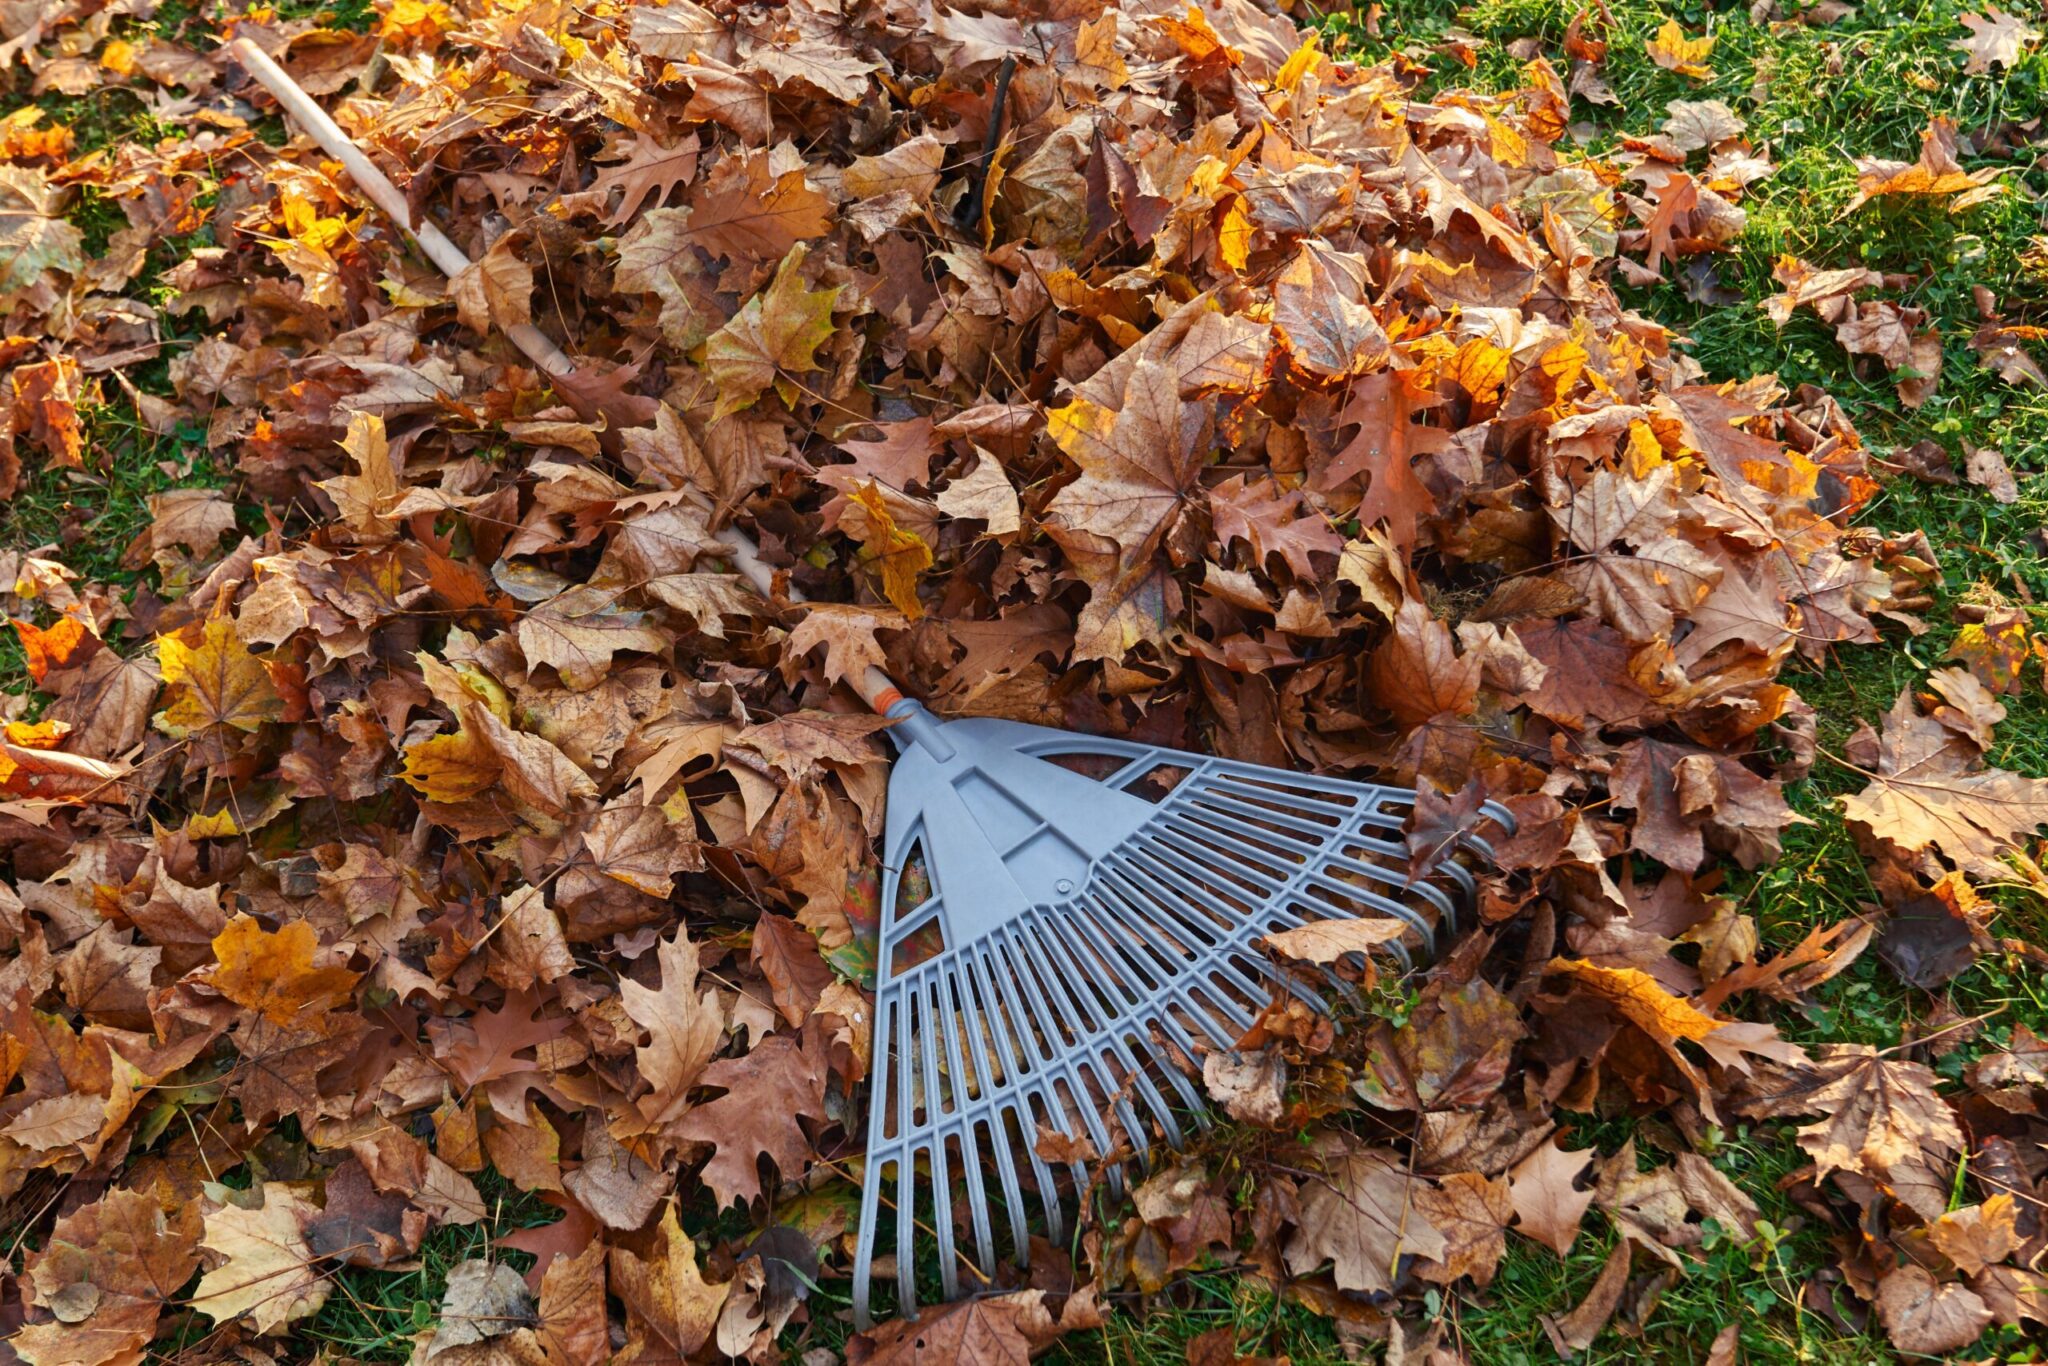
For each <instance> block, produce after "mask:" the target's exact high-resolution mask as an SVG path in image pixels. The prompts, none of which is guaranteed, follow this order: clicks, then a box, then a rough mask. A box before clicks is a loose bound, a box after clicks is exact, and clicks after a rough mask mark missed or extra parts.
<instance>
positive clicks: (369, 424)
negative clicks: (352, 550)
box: [230, 413, 404, 539]
mask: <svg viewBox="0 0 2048 1366" xmlns="http://www.w3.org/2000/svg"><path fill="white" fill-rule="evenodd" d="M341 448H342V449H343V450H345V451H347V452H348V454H349V458H350V459H351V460H353V461H355V464H356V472H355V473H354V474H352V475H342V476H340V477H338V478H334V479H322V480H320V481H319V482H318V483H316V484H315V485H314V487H315V488H318V489H320V490H321V491H322V492H324V493H325V494H326V495H327V496H328V497H329V498H332V499H333V500H334V505H335V507H336V508H337V509H338V510H339V511H340V513H341V519H342V521H344V522H346V523H348V525H349V526H350V527H351V528H353V529H354V530H356V531H358V532H361V533H362V534H364V535H366V536H371V537H375V538H378V539H385V538H388V537H389V536H390V535H391V533H392V532H393V530H395V529H396V526H397V523H396V522H394V521H393V520H392V519H390V518H388V517H385V516H383V515H382V514H383V512H384V510H385V509H386V507H387V506H388V505H389V504H391V503H393V502H396V501H397V499H398V497H399V495H400V491H401V489H400V486H401V484H402V482H403V474H404V469H403V461H401V460H400V459H399V458H398V457H397V456H396V455H395V454H394V453H393V452H392V450H391V443H390V442H389V441H387V440H386V439H385V436H384V419H383V418H381V417H379V416H377V415H376V414H375V413H351V414H349V419H348V433H347V435H345V436H343V437H342V439H341ZM230 524H231V525H232V523H230Z"/></svg>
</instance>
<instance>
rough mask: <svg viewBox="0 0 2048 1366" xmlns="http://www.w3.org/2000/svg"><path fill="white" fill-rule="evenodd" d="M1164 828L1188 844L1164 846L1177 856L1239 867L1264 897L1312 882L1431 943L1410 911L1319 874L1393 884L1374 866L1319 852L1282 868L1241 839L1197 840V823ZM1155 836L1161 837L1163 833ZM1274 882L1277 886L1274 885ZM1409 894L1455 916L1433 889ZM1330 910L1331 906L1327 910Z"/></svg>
mask: <svg viewBox="0 0 2048 1366" xmlns="http://www.w3.org/2000/svg"><path fill="white" fill-rule="evenodd" d="M1190 825H1192V826H1194V827H1195V828H1194V829H1193V830H1191V829H1189V828H1188V827H1189V826H1190ZM1167 826H1168V828H1169V829H1170V830H1171V832H1172V833H1174V834H1177V835H1179V836H1181V837H1182V838H1183V839H1186V840H1188V841H1189V843H1188V844H1187V845H1181V846H1170V847H1175V848H1176V850H1177V852H1180V853H1182V854H1186V853H1187V852H1188V851H1189V850H1190V849H1193V850H1199V851H1201V852H1204V853H1208V854H1211V855H1213V856H1215V857H1216V859H1217V860H1218V861H1219V862H1221V861H1223V860H1229V861H1230V862H1232V863H1233V864H1234V865H1235V866H1237V867H1238V868H1241V869H1242V870H1243V875H1244V876H1245V877H1246V878H1247V879H1249V880H1252V881H1253V882H1254V884H1255V885H1258V886H1259V888H1260V890H1261V892H1262V893H1263V894H1264V895H1265V896H1266V897H1267V898H1268V899H1271V898H1276V897H1284V896H1285V895H1287V894H1288V893H1290V892H1295V891H1297V890H1298V889H1300V888H1301V887H1303V886H1305V885H1308V884H1313V885H1315V886H1316V887H1318V888H1320V889H1322V890H1323V891H1328V892H1334V893H1336V894H1337V895H1339V896H1346V897H1350V898H1352V899H1353V900H1357V901H1362V902H1364V903H1365V904H1367V905H1370V906H1372V907H1373V909H1375V910H1379V911H1384V912H1386V913H1387V914H1389V915H1391V916H1394V917H1396V918H1398V919H1400V920H1403V921H1405V922H1407V923H1408V924H1409V925H1410V926H1411V927H1413V928H1414V929H1415V930H1416V931H1417V932H1419V933H1421V934H1422V935H1423V936H1425V938H1426V939H1428V940H1430V941H1432V942H1433V941H1434V939H1435V933H1434V931H1433V930H1432V929H1431V927H1430V926H1429V925H1428V923H1427V922H1426V921H1424V920H1423V919H1422V918H1421V917H1420V916H1419V915H1417V914H1416V913H1415V912H1414V910H1413V909H1412V908H1410V907H1407V906H1403V905H1402V904H1401V903H1400V902H1397V901H1394V900H1392V899H1391V898H1388V897H1385V896H1382V895H1380V894H1378V893H1376V892H1374V891H1373V890H1372V889H1371V888H1368V887H1358V886H1354V885H1351V884H1348V883H1344V882H1340V881H1338V880H1337V879H1336V878H1333V877H1331V876H1330V875H1329V874H1328V873H1326V872H1324V871H1323V869H1324V868H1326V867H1328V866H1331V865H1333V864H1334V865H1337V866H1339V867H1342V868H1343V870H1344V871H1345V872H1349V873H1355V874H1356V875H1357V876H1360V877H1365V878H1369V879H1371V880H1372V881H1375V882H1392V881H1393V879H1392V878H1391V877H1390V876H1389V875H1388V873H1387V872H1386V870H1384V869H1381V868H1376V867H1374V866H1373V865H1372V864H1370V863H1364V862H1360V861H1358V860H1355V859H1347V858H1345V857H1344V856H1343V855H1341V854H1336V853H1323V854H1321V855H1320V856H1317V855H1314V854H1309V855H1304V856H1302V857H1301V859H1300V861H1299V862H1296V863H1293V864H1288V863H1284V862H1282V861H1281V860H1280V858H1279V857H1277V856H1268V857H1266V858H1261V857H1260V855H1259V853H1258V852H1257V851H1258V846H1257V845H1256V844H1252V843H1251V842H1249V841H1247V840H1244V839H1241V838H1232V837H1230V836H1229V835H1227V834H1225V833H1224V832H1222V831H1215V832H1213V837H1212V839H1211V840H1210V841H1209V842H1203V841H1202V840H1201V839H1200V838H1199V837H1198V832H1201V830H1202V827H1201V823H1200V822H1197V821H1192V820H1185V821H1184V820H1183V819H1181V818H1174V817H1169V818H1168V821H1167ZM1161 833H1162V834H1164V833H1165V832H1161ZM1276 842H1277V841H1276ZM1161 843H1162V844H1165V843H1167V842H1166V841H1165V840H1162V841H1161ZM1262 865H1263V866H1262ZM1276 882H1277V884H1278V885H1275V884H1276ZM1415 890H1417V891H1418V892H1422V893H1424V894H1425V895H1424V900H1427V901H1428V902H1429V903H1430V904H1431V905H1433V906H1435V907H1436V909H1437V912H1438V914H1439V915H1441V916H1445V917H1449V916H1452V915H1454V914H1455V912H1454V910H1453V908H1452V906H1451V903H1450V900H1449V899H1448V898H1447V897H1445V896H1444V894H1443V893H1442V892H1440V891H1438V890H1437V889H1436V888H1434V887H1426V886H1423V887H1417V888H1416V889H1415ZM1332 909H1335V908H1334V907H1333V908H1332Z"/></svg>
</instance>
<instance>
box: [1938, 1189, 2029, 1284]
mask: <svg viewBox="0 0 2048 1366" xmlns="http://www.w3.org/2000/svg"><path fill="white" fill-rule="evenodd" d="M2018 1218H2019V1212H2018V1206H2017V1205H2015V1203H2014V1202H2013V1198H2012V1196H2010V1195H2005V1194H1999V1195H1994V1196H1992V1197H1990V1198H1989V1199H1987V1200H1986V1201H1985V1202H1984V1203H1983V1204H1981V1205H1967V1206H1965V1207H1964V1208H1962V1209H1957V1210H1950V1211H1949V1212H1948V1213H1947V1214H1944V1215H1942V1216H1941V1218H1939V1219H1937V1220H1935V1221H1934V1222H1933V1223H1932V1224H1930V1225H1929V1226H1928V1229H1927V1240H1928V1241H1929V1242H1931V1243H1933V1244H1934V1249H1935V1251H1937V1252H1939V1253H1940V1254H1941V1255H1942V1256H1944V1257H1946V1258H1948V1259H1949V1260H1950V1261H1951V1262H1954V1263H1955V1264H1956V1270H1958V1271H1960V1272H1962V1273H1963V1274H1964V1275H1966V1276H1975V1275H1977V1274H1979V1273H1980V1272H1982V1271H1983V1270H1984V1268H1985V1267H1987V1266H1990V1265H1992V1264H1993V1263H1995V1262H2002V1261H2004V1260H2005V1259H2006V1257H2007V1256H2008V1255H2009V1254H2010V1253H2011V1252H2012V1250H2013V1249H2014V1248H2016V1247H2018V1246H2019V1243H2020V1237H2019V1231H2018Z"/></svg>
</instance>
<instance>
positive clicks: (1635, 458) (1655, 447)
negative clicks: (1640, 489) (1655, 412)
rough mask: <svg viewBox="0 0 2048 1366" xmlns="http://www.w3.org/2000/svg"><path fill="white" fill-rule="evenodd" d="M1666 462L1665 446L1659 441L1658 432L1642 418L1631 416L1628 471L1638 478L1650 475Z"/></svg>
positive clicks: (1645, 477)
mask: <svg viewBox="0 0 2048 1366" xmlns="http://www.w3.org/2000/svg"><path fill="white" fill-rule="evenodd" d="M1663 463H1664V447H1663V446H1662V445H1660V444H1659V443H1658V441H1657V433H1656V432H1655V431H1653V430H1652V429H1651V427H1650V424H1649V423H1647V422H1645V421H1643V420H1642V419H1641V418H1639V417H1638V418H1631V419H1630V420H1629V424H1628V472H1629V473H1630V474H1632V475H1634V476H1635V477H1636V478H1638V479H1647V478H1649V477H1650V471H1651V470H1654V469H1656V468H1657V466H1659V465H1661V464H1663Z"/></svg>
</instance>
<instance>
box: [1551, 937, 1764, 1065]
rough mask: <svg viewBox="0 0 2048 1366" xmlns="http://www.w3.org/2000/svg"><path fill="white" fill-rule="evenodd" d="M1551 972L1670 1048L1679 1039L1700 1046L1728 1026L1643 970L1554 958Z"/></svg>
mask: <svg viewBox="0 0 2048 1366" xmlns="http://www.w3.org/2000/svg"><path fill="white" fill-rule="evenodd" d="M1548 970H1549V971H1551V972H1554V973H1569V974H1570V975H1571V976H1572V977H1574V978H1576V979H1577V980H1578V983H1579V985H1580V987H1581V988H1583V989H1584V990H1586V991H1587V992H1589V993H1591V994H1592V995H1594V996H1598V997H1600V998H1601V999H1602V1000H1605V1001H1606V1002H1607V1003H1608V1004H1609V1005H1611V1006H1613V1007H1614V1008H1615V1010H1616V1011H1618V1012H1619V1013H1620V1014H1621V1016H1622V1017H1623V1018H1624V1019H1626V1020H1627V1021H1628V1022H1629V1023H1630V1024H1632V1025H1634V1026H1635V1027H1636V1028H1638V1029H1640V1030H1642V1031H1643V1032H1644V1033H1645V1034H1648V1035H1649V1036H1650V1037H1651V1038H1653V1039H1655V1040H1656V1041H1657V1042H1658V1043H1660V1044H1663V1045H1665V1046H1666V1047H1669V1046H1670V1045H1671V1044H1672V1043H1673V1042H1675V1041H1676V1040H1679V1039H1691V1040H1693V1041H1694V1042H1698V1041H1699V1040H1701V1039H1704V1038H1706V1037H1707V1036H1708V1035H1709V1034H1711V1033H1713V1032H1714V1031H1715V1030H1717V1029H1719V1028H1721V1027H1722V1025H1723V1024H1724V1023H1725V1021H1722V1020H1717V1019H1715V1018H1714V1017H1713V1016H1711V1015H1709V1014H1707V1013H1706V1012H1705V1011H1703V1010H1701V1009H1700V1008H1699V1007H1698V1006H1696V1005H1694V1004H1693V1003H1692V1002H1691V1001H1688V1000H1686V999H1685V998H1684V997H1683V996H1674V995H1672V994H1671V993H1670V992H1668V991H1666V990H1665V989H1664V988H1663V987H1662V986H1660V985H1658V982H1657V979H1656V978H1654V977H1652V976H1650V974H1649V973H1647V972H1644V971H1642V970H1641V969H1639V968H1603V967H1601V966H1600V965H1599V964H1597V963H1589V962H1587V961H1586V960H1585V959H1583V958H1553V959H1551V960H1550V963H1549V967H1548Z"/></svg>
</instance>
